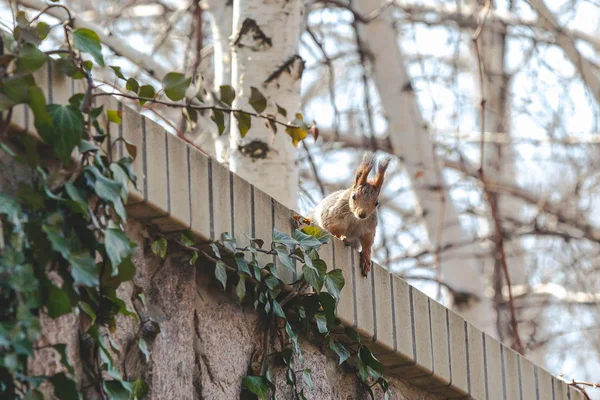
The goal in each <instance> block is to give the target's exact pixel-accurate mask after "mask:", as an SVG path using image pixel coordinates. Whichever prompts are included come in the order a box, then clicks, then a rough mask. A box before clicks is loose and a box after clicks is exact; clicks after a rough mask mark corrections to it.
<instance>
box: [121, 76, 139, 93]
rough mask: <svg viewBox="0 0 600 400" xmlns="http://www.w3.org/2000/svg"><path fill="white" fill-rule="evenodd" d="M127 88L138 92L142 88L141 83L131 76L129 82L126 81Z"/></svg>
mask: <svg viewBox="0 0 600 400" xmlns="http://www.w3.org/2000/svg"><path fill="white" fill-rule="evenodd" d="M125 89H127V90H130V91H132V92H134V93H137V92H138V90H139V89H140V84H139V83H138V81H137V80H135V79H134V78H129V79H127V83H125Z"/></svg>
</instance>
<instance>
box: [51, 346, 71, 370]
mask: <svg viewBox="0 0 600 400" xmlns="http://www.w3.org/2000/svg"><path fill="white" fill-rule="evenodd" d="M52 347H54V350H56V351H57V352H58V354H60V362H61V364H62V365H63V366H64V367H65V368H66V369H67V371H69V373H70V374H72V375H74V374H75V370H74V369H73V366H72V365H71V363H70V362H69V357H68V356H67V345H66V344H64V343H57V344H55V345H54V346H52Z"/></svg>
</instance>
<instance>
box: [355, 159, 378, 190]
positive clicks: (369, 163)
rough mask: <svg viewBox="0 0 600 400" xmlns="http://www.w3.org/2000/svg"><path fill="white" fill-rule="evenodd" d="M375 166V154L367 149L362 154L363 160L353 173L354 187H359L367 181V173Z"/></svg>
mask: <svg viewBox="0 0 600 400" xmlns="http://www.w3.org/2000/svg"><path fill="white" fill-rule="evenodd" d="M374 166H375V154H373V153H372V152H370V151H368V152H366V153H365V155H364V156H363V160H362V162H361V163H360V165H359V166H358V168H357V169H356V174H355V175H354V187H359V186H360V185H364V184H365V183H367V178H368V177H369V173H370V172H371V170H372V169H373V167H374Z"/></svg>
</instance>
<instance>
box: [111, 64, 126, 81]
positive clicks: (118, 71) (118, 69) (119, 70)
mask: <svg viewBox="0 0 600 400" xmlns="http://www.w3.org/2000/svg"><path fill="white" fill-rule="evenodd" d="M109 67H110V68H112V70H113V71H114V72H115V75H117V78H119V79H123V80H124V81H125V80H127V79H125V76H124V75H123V72H121V67H118V66H116V65H109Z"/></svg>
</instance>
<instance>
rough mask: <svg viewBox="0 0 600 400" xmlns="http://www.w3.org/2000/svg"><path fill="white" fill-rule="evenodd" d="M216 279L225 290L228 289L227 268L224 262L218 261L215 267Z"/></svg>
mask: <svg viewBox="0 0 600 400" xmlns="http://www.w3.org/2000/svg"><path fill="white" fill-rule="evenodd" d="M215 277H216V278H217V280H218V281H219V282H221V285H223V290H225V288H226V287H227V267H226V265H225V263H224V262H223V261H217V264H216V265H215Z"/></svg>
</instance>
